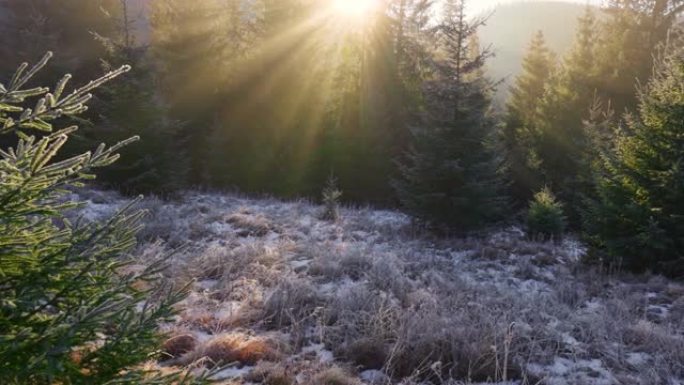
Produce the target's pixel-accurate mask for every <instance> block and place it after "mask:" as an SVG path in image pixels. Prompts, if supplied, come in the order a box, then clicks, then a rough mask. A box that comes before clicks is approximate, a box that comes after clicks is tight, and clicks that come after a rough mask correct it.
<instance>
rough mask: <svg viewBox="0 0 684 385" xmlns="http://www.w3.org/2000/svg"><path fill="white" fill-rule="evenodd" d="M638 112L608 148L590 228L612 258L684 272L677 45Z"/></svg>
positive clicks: (637, 267) (681, 89) (683, 84)
mask: <svg viewBox="0 0 684 385" xmlns="http://www.w3.org/2000/svg"><path fill="white" fill-rule="evenodd" d="M638 98H639V110H638V111H639V113H638V116H631V117H628V119H627V127H626V129H625V130H624V131H623V132H622V134H621V135H620V136H618V138H617V139H616V143H615V146H614V149H613V150H612V151H610V152H607V153H604V154H603V162H602V164H601V166H602V167H601V168H600V169H599V172H598V173H597V178H596V184H597V190H598V198H597V199H596V200H594V201H592V202H591V204H590V205H589V210H588V214H587V215H586V217H585V224H586V233H587V236H588V237H589V239H590V240H591V241H593V245H594V246H596V247H597V249H598V250H602V251H603V252H604V256H605V257H607V259H608V262H610V263H613V264H615V265H619V266H623V267H626V268H628V269H632V270H634V271H644V270H647V269H651V270H655V271H658V272H661V273H664V274H667V275H671V276H678V277H684V252H683V250H684V204H683V203H682V202H684V166H683V164H682V160H683V159H684V125H683V124H682V121H683V119H684V51H683V50H682V47H681V45H679V46H676V45H673V46H671V47H670V48H669V49H668V52H667V53H666V54H665V55H664V56H662V59H661V60H660V61H659V62H658V63H657V69H656V71H655V74H654V76H653V78H652V79H651V82H650V83H649V85H648V86H647V87H645V88H644V89H642V90H641V91H640V92H639V94H638Z"/></svg>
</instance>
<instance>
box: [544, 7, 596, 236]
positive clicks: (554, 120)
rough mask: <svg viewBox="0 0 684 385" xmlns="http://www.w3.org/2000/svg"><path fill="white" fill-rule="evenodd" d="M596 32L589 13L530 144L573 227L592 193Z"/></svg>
mask: <svg viewBox="0 0 684 385" xmlns="http://www.w3.org/2000/svg"><path fill="white" fill-rule="evenodd" d="M597 31H598V30H597V21H596V16H595V15H594V12H593V10H592V9H591V8H589V7H587V10H586V12H585V14H584V15H583V16H582V17H580V19H579V25H578V30H577V36H576V38H575V43H574V45H573V48H572V49H571V50H570V52H569V53H568V55H567V56H566V57H565V59H564V60H563V62H562V63H561V65H560V67H559V68H558V69H557V70H556V71H555V72H554V73H553V75H552V76H551V77H550V79H549V81H548V83H547V86H546V90H545V93H544V97H543V98H542V100H541V103H540V104H539V116H538V120H537V132H538V133H537V135H536V137H535V138H534V139H533V144H532V146H533V151H534V153H535V155H536V156H538V161H539V163H538V165H539V172H540V175H541V177H542V178H543V181H542V182H543V183H544V185H547V186H549V187H550V188H551V189H553V191H555V192H556V194H557V195H558V197H559V199H560V200H561V201H562V202H564V203H565V204H566V207H567V208H568V213H567V214H568V219H569V222H570V224H571V225H574V226H577V225H578V223H579V215H580V214H579V212H578V210H579V207H581V204H582V200H583V199H584V197H585V194H586V193H587V192H588V191H589V188H590V187H589V186H590V179H591V177H590V175H591V170H590V167H589V165H590V163H589V159H588V158H587V155H588V153H589V151H590V142H589V139H588V137H587V135H586V131H585V126H584V121H585V120H586V119H588V118H589V113H590V109H591V106H592V103H593V102H594V99H595V95H596V87H597V77H596V62H595V54H596V38H597Z"/></svg>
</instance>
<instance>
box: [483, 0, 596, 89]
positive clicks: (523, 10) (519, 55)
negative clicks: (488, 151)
mask: <svg viewBox="0 0 684 385" xmlns="http://www.w3.org/2000/svg"><path fill="white" fill-rule="evenodd" d="M585 7H586V6H585V5H582V4H577V3H564V2H520V3H510V4H505V5H501V6H499V7H497V8H496V9H495V10H494V11H493V12H494V13H493V14H492V16H491V17H490V18H489V20H488V22H487V25H486V26H485V27H483V28H482V29H481V30H480V34H479V36H480V40H481V44H482V45H483V46H489V45H491V47H492V49H493V50H494V53H495V54H496V56H495V57H494V58H493V59H492V60H490V62H489V63H488V69H489V72H490V74H491V76H492V77H493V78H494V79H497V80H499V79H504V80H505V82H504V84H502V85H501V86H500V88H499V95H498V98H499V100H502V99H503V98H505V95H506V94H507V89H508V87H509V86H510V84H511V83H512V81H513V79H514V78H515V75H516V74H517V73H518V72H520V69H521V65H522V60H523V57H524V55H525V51H526V49H527V45H528V43H529V41H530V39H531V38H532V35H533V34H534V33H535V32H536V31H538V30H541V31H543V32H544V35H545V37H546V39H547V43H548V45H549V47H550V48H551V49H552V50H553V51H554V52H555V53H556V54H557V55H559V56H561V55H562V54H563V53H565V52H566V51H567V50H568V49H569V48H570V47H571V45H572V41H573V38H574V35H575V28H576V26H577V18H578V17H579V16H580V15H582V13H583V12H584V10H585Z"/></svg>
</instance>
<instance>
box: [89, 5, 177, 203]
mask: <svg viewBox="0 0 684 385" xmlns="http://www.w3.org/2000/svg"><path fill="white" fill-rule="evenodd" d="M126 4H127V3H126V1H123V2H122V3H121V9H119V14H120V15H122V16H121V18H120V19H119V20H118V24H119V25H120V28H119V29H118V30H117V31H116V32H115V33H113V34H112V35H111V36H109V37H106V36H99V35H98V40H99V41H100V42H101V43H102V44H103V45H104V46H105V48H106V53H107V56H106V57H105V59H103V60H102V66H103V67H104V68H105V70H110V69H111V68H112V63H131V64H133V66H134V68H135V70H134V71H132V72H131V73H130V74H129V75H128V76H126V77H125V78H124V79H121V80H119V81H117V82H115V83H112V84H109V85H107V86H106V87H103V89H102V92H101V93H100V97H98V99H97V100H96V101H95V102H96V104H95V107H96V108H97V110H98V114H97V115H96V116H93V117H92V119H91V120H92V122H93V124H92V125H87V126H85V127H84V129H83V130H82V136H81V137H80V138H79V139H80V140H79V142H80V143H79V144H80V145H79V146H78V147H79V149H82V148H84V147H90V146H92V144H93V143H98V142H101V141H106V142H116V141H120V140H123V139H125V138H128V137H130V136H132V135H138V136H140V137H141V140H140V141H139V142H138V143H136V144H135V145H132V146H128V147H126V148H125V149H122V155H123V160H122V161H119V162H116V163H115V164H113V165H112V166H110V167H107V168H105V169H103V170H102V171H101V172H100V174H99V178H98V180H99V181H100V182H101V183H102V184H104V185H105V186H108V187H114V188H116V189H118V190H119V191H121V192H123V193H126V194H140V193H144V194H147V193H154V194H158V195H168V194H170V193H173V192H174V191H176V190H179V189H181V188H183V187H184V186H185V185H186V182H187V179H188V170H189V164H188V163H189V162H188V156H187V151H186V150H185V146H184V144H185V143H184V142H185V140H184V138H183V131H184V130H185V129H186V127H185V126H184V125H183V124H181V123H180V122H179V121H178V120H177V119H174V118H173V116H172V114H171V111H170V108H169V107H168V105H167V104H166V103H164V102H163V101H162V100H161V98H160V97H159V91H158V90H157V89H156V88H155V84H157V79H158V76H155V70H156V68H155V65H154V63H153V62H152V61H151V58H150V57H149V56H148V55H147V49H146V48H145V47H141V46H139V45H138V44H137V42H136V41H135V39H134V33H133V26H132V23H133V21H134V18H133V15H129V13H130V12H131V11H130V10H129V8H128V7H127V6H126Z"/></svg>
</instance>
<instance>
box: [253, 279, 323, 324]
mask: <svg viewBox="0 0 684 385" xmlns="http://www.w3.org/2000/svg"><path fill="white" fill-rule="evenodd" d="M321 301H322V300H321V298H320V296H319V295H318V292H317V291H316V289H315V287H314V286H313V285H311V283H309V282H308V281H306V280H299V279H298V280H284V281H282V282H281V283H280V284H279V285H278V286H277V287H276V288H275V290H274V291H273V292H272V293H271V295H270V296H269V297H268V299H267V300H266V302H265V303H264V317H263V318H264V319H265V320H266V322H267V323H268V324H269V325H271V326H273V327H276V328H280V327H283V326H288V325H292V324H294V323H298V322H303V321H306V320H307V318H309V317H310V316H311V315H312V314H313V313H314V312H315V310H316V308H317V307H318V306H320V305H321V303H322V302H321Z"/></svg>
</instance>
